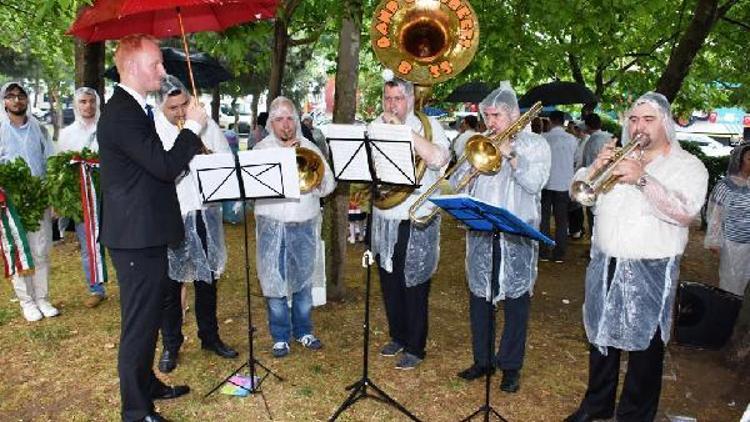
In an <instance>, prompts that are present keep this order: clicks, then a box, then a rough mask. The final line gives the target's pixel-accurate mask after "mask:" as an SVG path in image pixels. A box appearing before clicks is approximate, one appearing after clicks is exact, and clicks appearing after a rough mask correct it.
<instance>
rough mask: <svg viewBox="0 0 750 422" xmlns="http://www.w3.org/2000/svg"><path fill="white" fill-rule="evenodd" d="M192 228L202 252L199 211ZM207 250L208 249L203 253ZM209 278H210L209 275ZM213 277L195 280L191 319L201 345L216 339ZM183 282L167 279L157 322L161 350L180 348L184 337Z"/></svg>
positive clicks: (203, 233) (202, 228)
mask: <svg viewBox="0 0 750 422" xmlns="http://www.w3.org/2000/svg"><path fill="white" fill-rule="evenodd" d="M195 219H196V229H197V231H198V237H199V238H200V240H201V242H202V243H203V250H204V251H206V226H205V224H204V223H203V216H202V215H201V212H200V211H199V212H197V213H196V216H195ZM206 253H208V252H206ZM212 278H213V277H212ZM216 283H217V280H216V279H213V280H207V281H205V280H203V281H202V280H195V281H194V283H193V285H194V286H195V320H196V322H197V323H198V338H200V339H201V342H202V343H203V344H213V343H215V342H216V341H217V340H218V339H219V323H218V321H217V320H216V289H217V286H216ZM182 285H183V283H181V282H179V281H175V280H170V282H169V287H168V288H167V293H166V296H165V298H164V319H163V320H162V324H161V337H162V345H163V347H164V349H165V350H169V351H172V352H176V351H179V350H180V346H182V342H183V341H184V339H185V337H184V336H183V335H182V301H181V294H180V293H181V289H182Z"/></svg>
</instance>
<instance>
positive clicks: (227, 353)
mask: <svg viewBox="0 0 750 422" xmlns="http://www.w3.org/2000/svg"><path fill="white" fill-rule="evenodd" d="M201 349H203V350H210V351H212V352H214V353H216V354H217V355H219V356H221V357H223V358H227V359H232V358H236V357H237V356H239V353H237V351H236V350H234V349H232V348H231V347H229V346H227V345H226V344H224V342H223V341H221V340H216V341H215V342H213V343H209V344H206V343H203V344H202V345H201Z"/></svg>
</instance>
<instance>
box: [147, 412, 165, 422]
mask: <svg viewBox="0 0 750 422" xmlns="http://www.w3.org/2000/svg"><path fill="white" fill-rule="evenodd" d="M141 422H169V419H167V418H165V417H163V416H162V415H160V414H158V413H156V412H154V413H149V414H148V415H146V417H145V418H143V419H141Z"/></svg>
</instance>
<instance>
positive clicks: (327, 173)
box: [254, 97, 336, 358]
mask: <svg viewBox="0 0 750 422" xmlns="http://www.w3.org/2000/svg"><path fill="white" fill-rule="evenodd" d="M266 127H267V129H268V132H269V135H268V136H266V137H265V138H263V139H262V140H261V141H260V142H258V143H257V144H256V145H255V147H254V149H265V148H297V162H298V169H299V163H300V162H301V161H305V162H308V161H315V163H313V164H312V165H311V168H315V169H316V170H315V173H316V174H315V177H312V179H314V182H313V183H311V184H310V185H309V186H308V185H307V183H306V182H307V181H308V179H309V178H308V176H309V175H307V174H303V173H304V169H299V170H300V185H301V186H300V197H299V198H295V199H287V198H281V199H258V200H256V201H255V235H256V250H257V259H256V263H257V271H258V278H259V279H260V286H261V289H262V290H263V296H265V298H266V305H267V306H268V326H269V331H270V333H271V337H272V338H273V342H274V344H273V348H272V353H273V356H274V357H277V358H278V357H283V356H286V355H287V354H289V351H290V348H289V342H290V340H291V339H292V336H294V338H295V339H296V340H297V341H298V342H299V343H300V344H301V345H302V346H303V347H305V348H307V349H311V350H318V349H320V348H321V347H323V344H322V343H321V341H320V340H319V339H318V338H316V337H315V335H313V326H312V319H311V313H312V282H313V276H314V274H315V268H316V267H317V266H318V265H321V263H320V262H319V260H320V257H321V254H320V253H319V252H320V251H319V248H320V247H321V242H320V227H321V214H320V198H322V197H324V196H327V195H328V194H330V193H331V192H332V191H333V189H334V188H335V187H336V181H335V180H334V179H333V173H332V172H331V168H330V167H329V166H328V162H327V161H326V160H325V158H323V154H322V153H321V152H320V150H319V149H318V147H317V146H315V144H314V143H312V142H310V141H309V140H308V139H306V138H305V137H304V136H302V128H301V126H300V119H299V114H298V113H297V109H296V107H295V106H294V103H292V101H291V100H289V99H288V98H285V97H277V98H276V99H275V100H273V101H272V102H271V106H270V107H269V110H268V123H267V126H266ZM316 157H317V159H316ZM321 167H322V169H323V172H322V173H323V174H322V177H318V176H320V173H319V172H318V171H319V170H320V169H321ZM289 298H291V310H290V308H289V305H288V299H289Z"/></svg>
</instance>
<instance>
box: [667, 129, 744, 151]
mask: <svg viewBox="0 0 750 422" xmlns="http://www.w3.org/2000/svg"><path fill="white" fill-rule="evenodd" d="M676 135H677V140H678V141H680V142H681V143H683V142H692V143H694V144H697V145H698V147H699V148H700V149H701V151H702V152H703V153H704V154H706V156H708V157H724V156H727V155H730V154H731V153H732V149H733V148H732V147H731V146H727V145H724V144H722V143H721V142H719V141H717V140H715V139H713V138H712V137H710V136H708V135H703V134H700V133H689V132H677V134H676Z"/></svg>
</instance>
